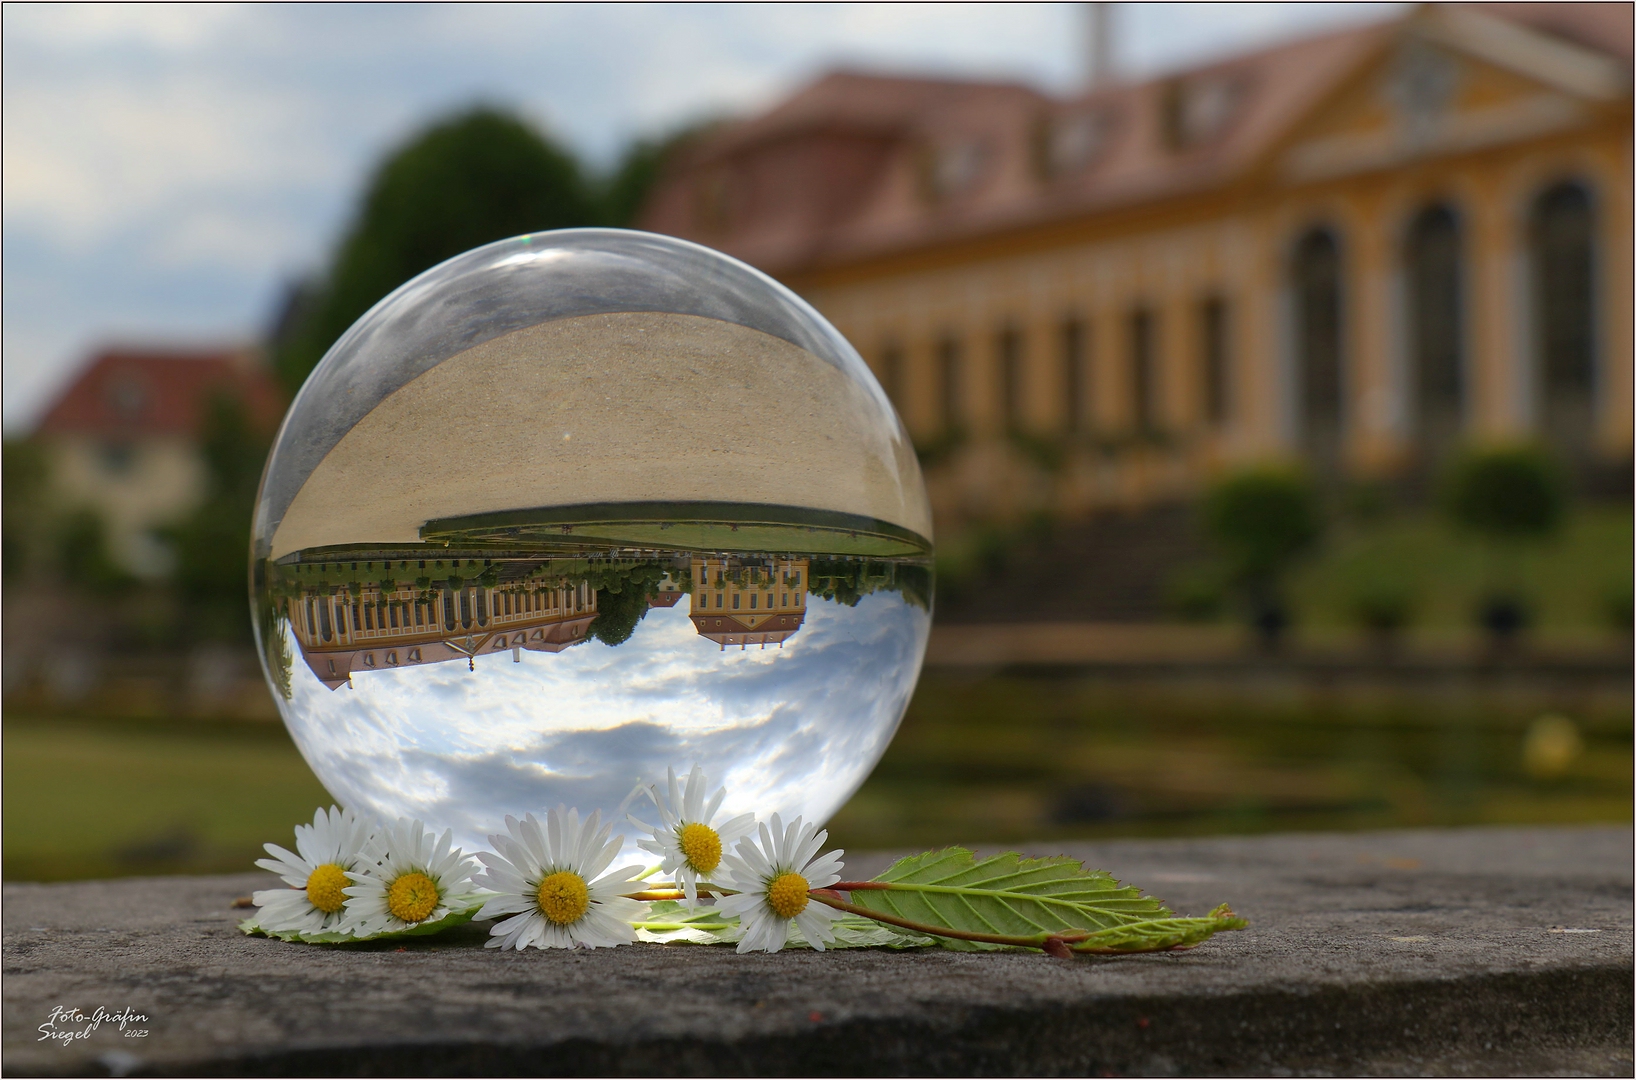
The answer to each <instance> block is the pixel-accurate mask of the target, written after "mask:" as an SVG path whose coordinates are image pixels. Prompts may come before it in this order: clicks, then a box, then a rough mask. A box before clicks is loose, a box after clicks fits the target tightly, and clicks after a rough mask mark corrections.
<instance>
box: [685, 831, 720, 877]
mask: <svg viewBox="0 0 1636 1080" xmlns="http://www.w3.org/2000/svg"><path fill="white" fill-rule="evenodd" d="M676 846H677V847H679V848H681V849H682V854H683V855H686V856H687V864H688V865H689V866H691V867H692V868H693V869H695V870H697V871H698V872H699V873H701V874H708V873H710V871H712V870H714V869H715V868H716V867H718V866H720V865H721V837H720V836H719V835H718V834H717V833H716V830H715V829H712V828H711V827H710V826H708V825H701V824H699V823H698V822H697V821H693V822H689V823H688V824H686V825H683V826H682V827H681V829H680V830H679V831H678V832H677V833H676Z"/></svg>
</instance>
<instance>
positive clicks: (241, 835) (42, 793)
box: [4, 717, 330, 881]
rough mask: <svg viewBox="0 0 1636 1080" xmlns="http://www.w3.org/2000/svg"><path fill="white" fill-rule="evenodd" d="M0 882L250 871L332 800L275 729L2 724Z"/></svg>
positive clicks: (253, 725) (195, 725)
mask: <svg viewBox="0 0 1636 1080" xmlns="http://www.w3.org/2000/svg"><path fill="white" fill-rule="evenodd" d="M4 751H5V794H4V800H5V876H6V878H7V879H8V880H13V881H15V880H20V879H21V880H53V879H61V878H80V877H106V876H116V875H123V874H153V873H215V872H222V871H233V870H251V869H254V867H253V865H252V863H253V861H254V860H255V859H256V858H257V857H258V856H259V855H260V854H261V845H262V844H263V843H264V842H266V841H268V840H272V841H275V842H278V843H281V844H283V845H285V846H286V847H288V846H289V845H290V843H291V841H292V836H291V828H292V827H293V826H294V825H295V824H296V823H297V822H301V821H311V820H312V812H313V810H314V809H315V808H316V807H317V806H319V805H320V804H323V805H328V804H329V801H330V799H329V796H328V794H326V793H325V791H324V789H323V787H322V786H321V785H320V784H319V783H318V781H317V780H316V779H315V778H314V777H313V775H312V772H311V771H310V770H309V769H308V768H307V764H306V762H304V761H302V760H301V755H300V754H299V753H297V752H296V749H295V746H294V744H293V743H291V742H290V739H289V736H288V735H286V734H285V732H284V728H283V725H279V724H268V723H205V722H199V723H187V722H176V723H148V722H143V721H132V720H120V721H105V722H92V721H77V720H73V721H71V720H40V719H30V718H22V719H16V718H11V717H8V718H7V719H6V721H5V727H4Z"/></svg>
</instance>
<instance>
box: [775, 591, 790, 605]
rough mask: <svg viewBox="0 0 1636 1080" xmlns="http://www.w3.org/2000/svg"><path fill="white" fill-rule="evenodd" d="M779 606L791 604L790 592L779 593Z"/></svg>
mask: <svg viewBox="0 0 1636 1080" xmlns="http://www.w3.org/2000/svg"><path fill="white" fill-rule="evenodd" d="M778 606H779V607H789V606H790V594H789V593H779V594H778Z"/></svg>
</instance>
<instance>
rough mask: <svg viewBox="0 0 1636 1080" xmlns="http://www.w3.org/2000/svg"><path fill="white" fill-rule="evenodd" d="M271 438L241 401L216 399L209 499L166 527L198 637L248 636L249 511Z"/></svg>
mask: <svg viewBox="0 0 1636 1080" xmlns="http://www.w3.org/2000/svg"><path fill="white" fill-rule="evenodd" d="M269 442H270V439H269V437H268V435H267V434H266V433H264V432H261V431H258V430H257V429H256V427H255V426H254V425H253V424H251V422H250V418H249V414H248V412H247V410H246V409H245V407H244V403H243V402H241V401H239V400H238V399H237V398H234V397H231V396H229V395H225V394H217V395H214V396H213V397H212V398H211V399H210V402H209V404H208V405H207V407H206V410H205V419H204V424H203V426H202V428H201V429H200V432H199V445H200V451H201V453H202V456H203V457H204V462H205V473H206V484H205V497H204V501H203V502H201V503H200V504H199V506H198V508H197V509H195V510H194V511H193V512H192V513H191V514H189V515H188V516H187V517H185V518H183V519H182V520H181V521H180V522H178V523H176V524H175V525H174V526H172V527H171V528H169V529H167V530H165V534H166V538H167V539H168V540H169V541H170V543H171V546H172V549H173V550H174V552H175V554H176V572H175V575H174V582H175V585H176V589H177V592H178V593H179V595H180V597H181V600H182V602H183V603H184V604H185V605H186V606H187V607H188V609H189V611H190V614H191V616H192V618H191V619H190V622H191V624H192V626H193V628H194V633H195V634H196V635H197V636H200V637H206V638H214V639H216V640H221V641H241V640H248V639H249V637H250V618H249V608H248V606H247V605H248V602H249V601H248V595H249V584H248V577H247V568H248V566H249V562H250V517H251V514H252V512H253V510H254V509H255V501H256V487H257V486H258V484H259V483H260V481H261V469H262V465H263V463H264V462H265V461H266V460H267V449H268V445H269Z"/></svg>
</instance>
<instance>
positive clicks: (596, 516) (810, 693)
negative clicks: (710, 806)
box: [252, 229, 932, 850]
mask: <svg viewBox="0 0 1636 1080" xmlns="http://www.w3.org/2000/svg"><path fill="white" fill-rule="evenodd" d="M931 532H932V529H931V515H930V510H929V507H928V504H927V501H926V494H925V488H924V485H923V483H922V480H921V476H920V469H919V466H918V464H917V462H916V460H915V455H914V451H913V448H912V447H911V445H910V443H909V439H908V437H907V435H906V434H905V432H904V430H903V427H902V425H901V423H900V422H899V421H898V419H897V416H896V414H895V413H894V412H893V410H892V407H891V404H890V403H889V402H888V401H887V399H886V396H885V394H883V393H882V391H881V389H880V387H879V385H878V384H877V383H876V382H875V380H874V378H873V377H872V376H871V375H870V373H869V370H868V368H867V367H866V366H865V365H864V363H863V361H862V360H861V359H860V358H859V357H858V354H857V353H856V352H855V351H854V350H853V349H852V347H851V346H850V345H849V344H847V342H846V340H845V339H844V338H842V337H841V335H840V334H839V333H837V332H836V331H835V329H834V328H833V327H831V326H830V325H829V323H828V322H826V321H825V320H824V319H823V317H822V316H820V315H819V314H818V313H817V312H816V311H814V310H813V309H812V308H811V307H810V306H809V305H808V304H806V303H805V302H804V301H802V300H801V299H800V298H799V297H798V296H796V295H795V294H794V293H792V292H790V291H789V290H788V289H786V288H784V287H783V286H782V285H780V284H778V283H777V282H775V281H773V280H772V279H771V278H769V277H767V276H766V275H764V274H762V273H760V272H758V271H756V270H754V269H752V268H750V267H748V266H746V265H744V264H743V263H740V262H738V261H736V260H734V259H730V258H728V257H726V256H724V255H721V254H719V253H717V252H714V251H711V250H709V249H708V248H704V247H700V246H698V245H696V244H690V243H686V242H683V241H680V240H674V239H670V238H668V237H662V236H655V235H651V234H647V233H638V232H626V231H622V230H612V229H571V230H563V231H559V232H547V233H538V234H534V235H530V236H521V237H517V238H515V239H511V240H504V241H500V242H498V243H494V244H489V245H487V246H486V247H482V248H478V249H477V250H475V251H470V252H467V253H466V254H464V255H461V256H459V257H457V258H454V259H451V260H449V261H448V262H445V263H443V264H441V265H439V266H436V267H433V268H432V269H431V270H428V271H426V272H425V273H423V274H421V275H420V276H419V277H417V278H415V279H414V280H412V281H410V282H408V283H407V284H405V285H403V286H402V287H401V288H399V289H397V290H396V291H395V292H393V293H392V294H391V295H390V296H388V297H387V298H386V299H384V300H382V301H381V302H380V303H378V304H376V305H375V307H374V308H372V309H371V310H370V311H369V312H368V313H367V314H365V315H364V316H363V317H362V318H361V319H359V320H358V322H357V323H356V324H354V325H353V326H352V328H351V329H350V330H348V331H347V333H346V334H345V335H344V336H343V337H342V338H341V339H340V340H339V341H338V342H336V344H335V345H334V347H333V348H331V349H330V351H329V353H328V354H327V355H326V356H325V357H324V359H323V361H322V362H321V363H320V364H319V365H318V367H317V368H316V369H315V370H314V371H313V373H312V376H311V377H310V378H309V379H308V380H307V383H306V385H305V386H304V387H302V389H301V392H300V393H299V394H298V395H297V396H296V399H295V402H294V404H293V405H292V406H291V408H290V412H289V415H288V416H287V417H286V418H285V421H284V425H283V427H282V428H281V429H280V431H279V434H278V439H277V442H276V444H275V446H274V448H273V451H272V455H271V457H270V458H269V460H268V464H267V470H266V474H265V476H264V477H263V479H262V485H261V491H260V494H259V496H258V499H257V507H256V514H255V521H254V524H253V528H252V592H253V597H254V605H255V609H256V632H257V637H258V641H259V644H260V647H261V654H262V660H263V664H264V667H265V670H266V673H267V679H268V682H269V683H270V684H271V686H272V688H273V692H274V696H275V697H276V698H277V701H278V707H279V710H280V712H281V713H282V715H283V717H284V722H285V724H286V725H287V726H288V727H289V730H290V734H291V735H292V737H293V738H294V740H295V743H296V745H297V746H298V747H299V748H300V750H301V753H302V754H303V755H304V756H305V758H306V759H307V762H308V764H309V765H311V766H312V769H313V771H314V772H315V773H316V774H317V776H318V778H319V780H320V781H322V782H323V784H324V786H325V787H326V788H328V789H329V791H330V793H331V794H332V795H333V796H334V797H335V798H336V799H337V800H338V801H339V802H340V803H341V804H343V805H346V806H351V807H355V808H357V809H359V810H361V811H365V812H369V813H373V814H375V815H377V816H379V817H381V818H383V819H389V818H395V817H398V816H412V817H418V818H420V819H421V820H423V821H424V822H425V823H426V824H427V825H428V826H430V827H432V828H434V829H437V830H439V831H441V830H442V829H444V828H452V829H453V830H454V832H455V837H456V842H457V843H459V844H461V845H463V846H465V847H466V848H467V849H468V850H470V849H473V848H481V847H486V846H487V842H486V839H485V837H486V836H487V835H488V834H490V833H494V832H498V831H501V830H502V829H503V827H504V826H503V823H504V819H505V816H506V815H507V814H512V815H516V816H521V815H522V814H524V813H529V812H533V813H535V814H543V813H544V811H545V810H547V809H548V808H550V807H553V806H556V805H558V804H559V803H565V804H567V805H570V806H577V807H578V808H579V809H580V811H581V812H582V813H589V812H590V811H592V810H600V811H602V813H603V816H604V820H613V821H615V822H616V823H617V824H616V828H617V829H618V830H619V831H621V832H624V833H626V834H628V835H629V834H634V833H635V829H634V827H632V826H630V825H629V824H628V823H627V822H626V821H625V820H624V818H625V813H627V812H634V813H637V814H638V815H641V814H642V812H643V807H644V805H645V804H644V802H643V801H641V800H639V799H633V798H632V794H633V791H634V790H635V788H636V786H637V785H638V784H646V783H652V782H655V781H657V782H661V783H662V782H663V781H664V777H665V774H666V770H667V768H674V769H675V770H676V772H677V773H678V774H684V773H685V772H687V770H689V769H691V768H692V767H693V765H695V764H699V765H702V766H703V767H704V769H705V771H706V772H707V773H708V774H709V776H710V777H711V778H712V779H713V780H714V781H716V782H718V783H722V784H725V785H726V788H727V798H726V801H725V803H724V804H723V807H722V809H723V810H724V811H726V812H731V813H740V812H744V811H754V812H756V813H758V814H763V815H764V814H769V813H772V812H774V811H777V812H780V813H782V814H784V815H786V816H788V815H794V814H801V815H803V816H804V817H806V818H807V819H808V820H817V821H823V820H825V819H827V818H828V817H829V816H830V815H831V814H832V813H834V811H835V810H836V809H838V808H839V807H840V806H841V804H842V803H844V802H845V801H846V799H847V798H848V797H849V796H850V795H851V794H852V792H853V791H854V790H855V789H856V788H857V786H858V785H859V784H860V783H862V782H863V779H864V777H866V776H867V775H868V773H869V771H870V769H871V768H872V767H873V766H874V764H875V762H876V761H877V760H878V759H879V758H880V755H881V753H882V752H883V751H884V750H885V748H886V744H887V742H888V741H889V740H890V739H891V737H892V733H893V732H894V730H895V729H896V727H897V725H898V722H899V720H900V719H901V718H902V715H903V711H904V708H905V707H906V706H907V704H908V701H909V696H910V693H911V692H912V691H913V689H914V685H915V680H916V678H917V677H918V675H919V671H920V664H921V660H922V657H923V655H924V652H925V647H926V638H927V633H928V630H929V628H930V621H931V601H932V574H931V562H930V558H931V540H930V538H931ZM647 816H648V817H649V818H650V819H651V817H652V815H651V813H649V814H648V815H647Z"/></svg>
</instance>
